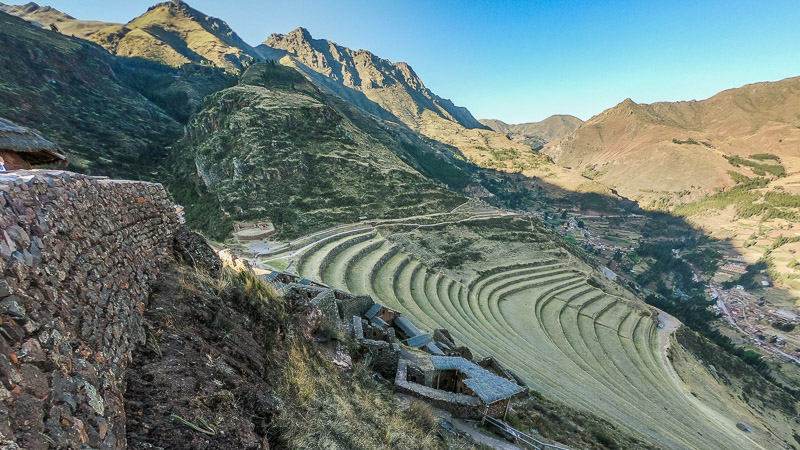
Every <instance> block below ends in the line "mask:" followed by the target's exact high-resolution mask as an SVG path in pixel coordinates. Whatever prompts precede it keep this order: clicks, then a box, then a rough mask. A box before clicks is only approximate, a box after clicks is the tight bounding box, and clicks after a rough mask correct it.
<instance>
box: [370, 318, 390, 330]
mask: <svg viewBox="0 0 800 450" xmlns="http://www.w3.org/2000/svg"><path fill="white" fill-rule="evenodd" d="M369 322H370V323H371V324H373V325H377V326H379V327H381V328H385V327H388V326H389V324H388V323H386V321H385V320H383V319H381V318H380V317H377V316H372V318H371V319H369Z"/></svg>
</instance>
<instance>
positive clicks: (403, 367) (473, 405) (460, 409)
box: [394, 359, 484, 419]
mask: <svg viewBox="0 0 800 450" xmlns="http://www.w3.org/2000/svg"><path fill="white" fill-rule="evenodd" d="M407 371H408V361H406V360H404V359H401V360H400V362H399V364H398V366H397V375H396V376H395V380H394V390H395V391H398V392H402V393H404V394H409V395H413V396H415V397H418V398H421V399H423V400H425V401H427V402H428V403H430V405H431V406H434V407H436V408H439V409H442V410H445V411H449V412H451V413H453V415H455V416H457V417H462V418H466V419H480V418H482V416H481V411H482V410H483V409H484V408H483V407H482V406H481V402H480V400H479V399H478V398H477V397H472V396H469V395H464V394H456V393H453V392H446V391H441V390H438V389H434V388H431V387H428V386H425V385H422V384H419V383H414V382H411V381H408V375H407Z"/></svg>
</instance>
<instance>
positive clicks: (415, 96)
mask: <svg viewBox="0 0 800 450" xmlns="http://www.w3.org/2000/svg"><path fill="white" fill-rule="evenodd" d="M257 50H258V51H259V52H260V54H261V55H262V56H263V57H265V58H270V59H279V60H280V62H281V64H284V65H287V66H290V67H294V68H295V69H297V70H298V71H300V72H301V73H303V74H304V75H305V76H306V77H307V78H309V79H310V80H311V81H312V82H313V83H314V84H316V85H317V86H318V87H319V88H321V89H323V90H325V91H328V92H329V93H332V94H334V95H336V96H338V97H340V98H342V99H344V100H346V101H348V102H350V103H351V104H353V105H355V106H357V107H359V108H361V109H362V110H364V111H366V112H368V113H370V114H373V115H375V116H378V117H380V118H382V119H385V120H388V121H393V122H396V123H402V124H404V125H406V126H408V127H409V128H410V129H412V130H414V131H417V132H419V133H421V134H423V135H425V136H427V137H428V138H431V139H435V140H437V141H439V142H441V143H443V144H446V145H450V146H453V147H455V149H456V150H457V153H458V154H459V157H460V158H461V159H466V160H468V161H470V162H473V163H475V164H478V165H481V166H482V167H489V168H498V169H501V170H520V169H519V167H516V168H515V164H514V162H516V163H519V164H518V165H517V166H519V165H522V166H528V165H530V164H529V159H531V158H534V159H536V155H534V154H533V153H532V152H531V149H530V148H529V147H527V146H525V145H522V144H519V143H517V142H514V141H511V140H510V139H508V138H507V137H506V136H505V135H503V134H500V133H496V132H494V131H491V130H489V129H488V128H487V127H485V126H484V125H482V124H481V123H480V122H478V121H477V120H476V119H475V118H474V117H473V116H472V114H470V112H469V111H468V110H467V109H466V108H462V107H457V106H455V105H454V104H453V102H451V101H450V100H446V99H443V98H441V97H439V96H437V95H436V94H434V93H433V92H431V90H430V89H428V88H427V87H425V85H424V83H423V82H422V80H421V79H420V78H419V76H417V74H416V73H415V72H414V70H413V69H412V68H411V66H409V65H408V64H406V63H403V62H399V63H393V62H391V61H388V60H386V59H382V58H379V57H378V56H376V55H374V54H372V53H371V52H369V51H367V50H358V51H353V50H351V49H349V48H347V47H343V46H341V45H338V44H336V43H334V42H331V41H328V40H324V39H314V38H312V36H311V34H310V33H309V32H308V30H306V29H305V28H297V29H296V30H294V31H292V32H291V33H289V34H286V35H283V34H273V35H271V36H270V37H269V38H268V39H267V40H266V41H265V42H264V43H263V44H261V45H259V46H258V47H257ZM509 161H510V162H509Z"/></svg>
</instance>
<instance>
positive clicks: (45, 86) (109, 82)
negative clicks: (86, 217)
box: [0, 13, 181, 178]
mask: <svg viewBox="0 0 800 450" xmlns="http://www.w3.org/2000/svg"><path fill="white" fill-rule="evenodd" d="M115 64H116V63H115V61H114V60H113V58H112V57H110V56H109V55H108V54H107V53H106V52H105V51H103V50H102V49H101V48H99V47H97V46H96V45H94V44H90V43H88V42H85V41H82V40H79V39H76V38H68V37H65V36H63V35H60V34H58V33H54V32H51V31H49V30H42V29H40V28H37V27H34V26H33V25H31V24H29V23H27V22H25V21H23V20H22V19H18V18H16V17H12V16H9V15H7V14H4V13H0V105H2V116H3V117H6V118H8V119H10V120H12V121H14V122H17V123H19V124H21V125H24V126H28V127H32V128H34V129H37V130H38V131H40V132H41V133H42V134H43V135H44V136H46V137H47V138H48V139H51V140H53V141H54V142H56V143H57V144H59V145H60V146H61V147H62V148H63V149H64V150H65V151H66V153H67V157H68V158H69V162H70V166H69V167H70V169H71V170H74V171H78V172H88V173H92V174H98V175H109V176H115V177H125V178H147V177H148V174H149V173H150V172H151V171H152V170H153V169H154V168H153V166H152V163H153V160H154V159H157V158H158V157H160V156H162V155H163V154H164V152H165V147H166V146H168V145H170V144H171V143H172V142H174V141H175V140H176V139H177V137H178V136H179V135H180V132H181V129H180V126H179V124H178V123H177V122H176V121H175V120H173V119H172V118H170V117H168V116H167V115H166V114H165V113H164V112H163V111H162V110H161V109H160V108H158V107H157V106H155V105H154V104H152V103H151V102H149V101H148V100H147V99H145V98H144V97H142V96H141V95H140V94H138V93H137V92H135V91H133V90H132V89H130V88H128V87H126V86H125V85H124V84H122V83H121V82H120V79H119V78H118V77H117V76H116V74H115V72H114V70H113V68H112V67H113V66H114V65H115Z"/></svg>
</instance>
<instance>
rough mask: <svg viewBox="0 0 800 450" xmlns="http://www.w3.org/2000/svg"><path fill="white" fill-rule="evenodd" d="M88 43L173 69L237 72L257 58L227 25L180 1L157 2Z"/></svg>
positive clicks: (251, 49)
mask: <svg viewBox="0 0 800 450" xmlns="http://www.w3.org/2000/svg"><path fill="white" fill-rule="evenodd" d="M87 39H89V40H91V41H93V42H96V43H98V44H100V45H102V46H103V47H105V48H106V49H108V50H109V51H110V52H111V53H114V54H115V55H118V56H124V57H129V58H143V59H146V60H151V61H157V62H160V63H163V64H166V65H169V66H172V67H180V66H182V65H183V64H187V63H194V64H206V65H212V66H216V67H220V68H223V69H226V70H230V71H239V70H241V69H242V67H243V65H246V64H250V63H252V62H253V61H255V60H257V59H259V58H258V55H257V53H256V52H255V50H254V49H253V48H252V47H250V46H249V45H248V44H247V43H246V42H244V41H243V40H242V39H241V38H240V37H239V36H238V35H237V34H236V33H235V32H234V31H233V30H232V29H231V28H230V27H229V26H228V24H227V23H225V22H224V21H222V20H220V19H217V18H215V17H211V16H208V15H206V14H203V13H202V12H200V11H198V10H196V9H194V8H192V7H190V6H189V5H188V4H186V3H184V2H182V1H180V0H173V1H170V2H165V3H159V4H157V5H155V6H153V7H151V8H149V9H148V10H147V12H145V13H144V14H142V15H141V16H139V17H137V18H135V19H133V20H131V21H130V22H128V23H126V24H124V25H112V26H109V27H106V28H103V29H101V30H98V31H97V32H95V33H93V34H91V35H89V36H87Z"/></svg>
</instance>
